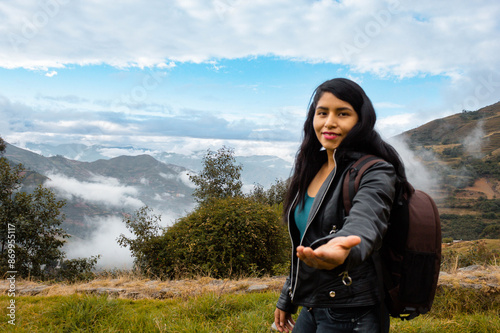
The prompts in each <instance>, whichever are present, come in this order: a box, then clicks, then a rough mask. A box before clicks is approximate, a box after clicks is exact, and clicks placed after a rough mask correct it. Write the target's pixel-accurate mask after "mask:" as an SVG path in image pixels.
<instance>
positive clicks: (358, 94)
mask: <svg viewBox="0 0 500 333" xmlns="http://www.w3.org/2000/svg"><path fill="white" fill-rule="evenodd" d="M325 92H330V93H332V94H333V95H334V96H335V97H337V98H338V99H341V100H343V101H345V102H347V103H349V104H351V106H352V107H353V108H354V111H356V113H357V114H358V122H357V123H356V125H354V127H353V128H352V129H351V130H350V131H349V133H348V134H347V135H346V136H345V138H344V139H343V140H342V142H341V143H340V145H339V147H338V148H337V150H336V152H335V158H336V159H337V160H340V159H342V157H343V156H344V155H345V154H346V153H347V152H350V151H354V152H360V153H366V154H373V155H376V156H378V157H381V158H383V159H384V160H386V161H387V162H389V163H391V164H392V165H393V166H394V169H395V170H396V175H397V178H398V180H399V184H400V186H402V188H403V190H404V191H406V192H408V193H410V192H409V188H410V185H409V183H408V181H407V179H406V172H405V168H404V165H403V162H402V160H401V158H400V156H399V154H398V153H397V151H396V150H395V149H394V147H392V146H391V145H390V144H388V143H387V142H385V141H384V140H382V138H381V137H380V135H379V134H378V132H377V131H376V130H375V128H374V127H375V121H376V120H377V116H376V114H375V109H374V108H373V104H372V102H371V101H370V99H369V98H368V96H366V94H365V92H364V90H363V89H362V88H361V87H360V86H359V85H358V84H357V83H355V82H353V81H351V80H348V79H344V78H337V79H332V80H328V81H325V82H323V83H322V84H320V85H319V86H318V87H317V88H316V89H315V90H314V93H313V95H312V97H311V102H310V103H309V111H308V113H307V119H306V121H305V123H304V132H303V139H302V144H301V146H300V148H299V151H298V152H297V155H296V158H295V164H294V170H293V174H292V177H291V180H290V183H289V188H288V192H287V195H286V197H285V202H284V207H283V213H284V214H285V216H286V214H287V213H288V211H289V209H290V208H292V207H291V206H292V204H293V201H294V199H295V196H296V195H298V198H299V200H297V202H296V204H295V205H297V204H300V203H303V198H304V196H305V194H306V192H307V188H308V186H309V184H310V183H311V181H312V180H313V178H314V176H315V175H316V174H317V173H318V171H319V169H320V168H321V167H322V166H323V164H325V163H326V162H327V161H328V156H327V154H326V152H325V151H321V148H322V146H321V143H320V142H319V140H318V138H317V137H316V133H315V131H314V127H313V120H314V114H315V111H316V105H317V103H318V101H319V99H320V98H321V96H322V95H323V93H325Z"/></svg>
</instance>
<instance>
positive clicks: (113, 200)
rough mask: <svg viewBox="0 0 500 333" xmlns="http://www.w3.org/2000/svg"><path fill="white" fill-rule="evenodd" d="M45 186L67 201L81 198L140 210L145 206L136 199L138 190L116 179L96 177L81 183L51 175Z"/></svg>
mask: <svg viewBox="0 0 500 333" xmlns="http://www.w3.org/2000/svg"><path fill="white" fill-rule="evenodd" d="M48 177H49V180H47V181H46V182H45V186H47V187H50V188H53V189H54V190H56V191H57V192H58V193H59V194H60V195H62V196H63V197H65V198H67V199H71V198H73V197H77V198H81V199H83V200H85V201H88V202H95V203H99V204H105V205H110V206H115V207H124V206H125V207H131V208H134V209H138V208H140V207H142V206H144V205H145V204H144V203H143V202H142V201H141V200H139V199H137V198H136V196H137V195H138V190H137V189H136V188H135V187H132V186H126V185H122V184H120V183H119V181H118V180H117V179H116V178H111V177H103V176H95V177H93V178H92V179H91V180H90V181H79V180H77V179H75V178H69V177H66V176H63V175H57V174H49V175H48Z"/></svg>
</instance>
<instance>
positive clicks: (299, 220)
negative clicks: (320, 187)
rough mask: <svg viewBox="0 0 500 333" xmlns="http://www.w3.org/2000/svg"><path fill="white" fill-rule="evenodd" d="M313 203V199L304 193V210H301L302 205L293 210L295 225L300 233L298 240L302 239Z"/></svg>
mask: <svg viewBox="0 0 500 333" xmlns="http://www.w3.org/2000/svg"><path fill="white" fill-rule="evenodd" d="M313 202H314V198H311V197H310V196H309V195H308V194H307V192H306V196H305V198H304V208H303V209H302V205H297V207H296V208H295V212H294V215H293V216H294V218H295V224H296V225H297V228H298V229H299V232H300V239H302V236H304V232H305V231H306V226H307V219H308V217H309V212H310V211H311V207H312V204H313Z"/></svg>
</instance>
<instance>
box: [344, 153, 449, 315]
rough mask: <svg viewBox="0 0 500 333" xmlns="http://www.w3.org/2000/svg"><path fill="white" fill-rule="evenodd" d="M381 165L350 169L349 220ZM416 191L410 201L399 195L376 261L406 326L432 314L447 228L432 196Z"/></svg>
mask: <svg viewBox="0 0 500 333" xmlns="http://www.w3.org/2000/svg"><path fill="white" fill-rule="evenodd" d="M380 161H383V160H382V159H380V158H378V157H376V156H373V155H365V156H363V157H362V158H360V159H359V160H358V161H356V162H355V163H354V164H353V165H352V166H351V168H350V169H349V171H348V174H347V176H346V177H345V179H344V183H343V189H342V190H343V201H344V209H345V211H346V215H348V214H349V211H350V209H351V207H352V200H353V198H354V196H355V194H356V192H357V190H358V187H359V184H360V181H361V177H363V173H364V172H365V171H366V170H367V169H368V168H369V167H371V166H372V165H373V164H375V163H377V162H380ZM412 191H413V192H412V193H411V195H410V199H409V200H408V195H407V194H404V193H402V191H401V190H398V192H400V193H397V194H396V198H395V200H394V204H393V207H392V210H391V216H390V218H389V228H388V230H387V233H386V235H385V237H384V241H383V245H382V248H381V249H380V251H378V252H377V253H375V254H374V255H373V256H372V257H373V259H374V262H375V267H376V268H377V274H378V276H379V280H381V281H383V287H382V283H381V288H383V290H384V293H383V295H384V298H385V302H386V305H387V308H388V310H389V314H390V315H391V316H392V317H396V318H401V319H402V320H404V319H406V320H410V319H413V318H415V317H417V316H418V315H420V314H424V313H427V312H428V311H429V310H430V309H431V306H432V302H433V300H434V295H435V293H436V288H437V282H438V278H439V268H440V264H441V223H440V220H439V213H438V210H437V207H436V203H435V202H434V200H432V198H431V197H430V196H429V195H428V194H427V193H425V192H422V191H419V190H415V189H413V188H412Z"/></svg>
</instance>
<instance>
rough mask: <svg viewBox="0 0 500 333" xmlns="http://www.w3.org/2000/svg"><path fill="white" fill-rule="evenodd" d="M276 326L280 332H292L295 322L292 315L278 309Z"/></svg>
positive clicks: (275, 319)
mask: <svg viewBox="0 0 500 333" xmlns="http://www.w3.org/2000/svg"><path fill="white" fill-rule="evenodd" d="M274 324H275V325H276V328H277V329H278V331H280V332H291V331H292V330H293V325H295V321H294V320H293V318H292V315H291V314H290V313H288V312H285V311H283V310H280V309H278V308H276V311H274Z"/></svg>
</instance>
